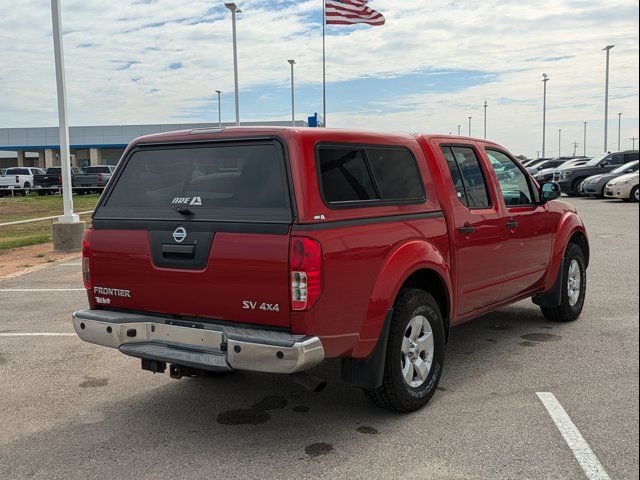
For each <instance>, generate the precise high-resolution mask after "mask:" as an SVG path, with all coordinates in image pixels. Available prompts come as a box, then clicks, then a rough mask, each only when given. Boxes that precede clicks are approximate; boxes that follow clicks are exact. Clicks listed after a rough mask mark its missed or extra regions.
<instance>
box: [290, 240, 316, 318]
mask: <svg viewBox="0 0 640 480" xmlns="http://www.w3.org/2000/svg"><path fill="white" fill-rule="evenodd" d="M289 272H290V277H291V309H292V310H295V311H304V310H310V309H311V308H312V307H313V306H314V305H315V303H316V302H317V301H318V298H320V294H321V293H322V247H321V246H320V243H319V242H318V241H317V240H314V239H312V238H306V237H292V238H291V244H290V249H289Z"/></svg>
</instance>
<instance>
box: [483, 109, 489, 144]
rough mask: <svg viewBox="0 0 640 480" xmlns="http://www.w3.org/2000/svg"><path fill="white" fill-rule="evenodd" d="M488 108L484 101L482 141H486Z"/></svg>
mask: <svg viewBox="0 0 640 480" xmlns="http://www.w3.org/2000/svg"><path fill="white" fill-rule="evenodd" d="M488 106H489V104H488V103H487V102H486V101H485V102H484V139H485V140H486V139H487V107H488Z"/></svg>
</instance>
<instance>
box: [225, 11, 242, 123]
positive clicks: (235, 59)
mask: <svg viewBox="0 0 640 480" xmlns="http://www.w3.org/2000/svg"><path fill="white" fill-rule="evenodd" d="M224 6H225V7H227V8H228V9H229V10H231V24H232V29H233V79H234V82H235V88H236V125H240V87H239V85H238V38H237V35H236V14H238V13H242V10H240V9H239V8H238V6H237V5H236V4H235V3H233V2H229V3H225V4H224Z"/></svg>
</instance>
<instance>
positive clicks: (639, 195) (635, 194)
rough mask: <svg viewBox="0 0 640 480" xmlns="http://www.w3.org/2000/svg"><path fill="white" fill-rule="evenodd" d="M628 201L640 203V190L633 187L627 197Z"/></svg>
mask: <svg viewBox="0 0 640 480" xmlns="http://www.w3.org/2000/svg"><path fill="white" fill-rule="evenodd" d="M629 200H631V201H632V202H636V203H638V201H640V190H639V189H638V187H633V190H631V195H630V196H629Z"/></svg>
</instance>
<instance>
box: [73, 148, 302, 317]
mask: <svg viewBox="0 0 640 480" xmlns="http://www.w3.org/2000/svg"><path fill="white" fill-rule="evenodd" d="M123 162H124V163H123V165H122V168H121V171H120V172H119V173H118V174H117V176H116V177H115V178H113V179H112V180H113V181H111V182H110V183H109V186H108V187H107V191H106V192H105V194H104V196H103V198H102V200H101V202H100V204H99V205H98V207H97V209H96V213H95V215H94V229H93V230H92V231H91V233H90V234H89V236H88V243H89V247H88V248H87V249H86V250H87V251H86V252H85V254H86V257H88V258H87V259H88V262H89V269H90V278H91V282H90V285H89V288H90V293H89V300H90V302H91V304H92V308H94V307H96V306H97V307H99V306H101V305H102V306H104V307H106V308H119V309H126V310H132V311H137V312H153V313H160V314H164V315H169V316H174V317H176V318H181V317H182V318H186V317H198V318H202V319H212V320H214V319H215V320H224V321H228V322H240V323H248V324H257V325H269V326H273V327H289V325H290V318H289V296H290V289H291V287H290V280H289V273H288V268H289V264H288V261H289V260H288V259H289V234H290V229H291V224H292V222H293V220H292V218H293V215H292V209H291V204H290V195H289V184H288V181H287V174H286V164H285V157H284V152H283V146H282V145H281V144H280V143H279V142H276V141H272V140H264V141H257V140H253V141H229V142H223V143H221V144H216V145H206V144H205V145H193V146H190V145H182V146H167V147H158V146H154V147H145V148H141V149H136V150H134V151H133V152H132V153H131V154H130V155H128V157H127V158H125V159H123Z"/></svg>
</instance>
